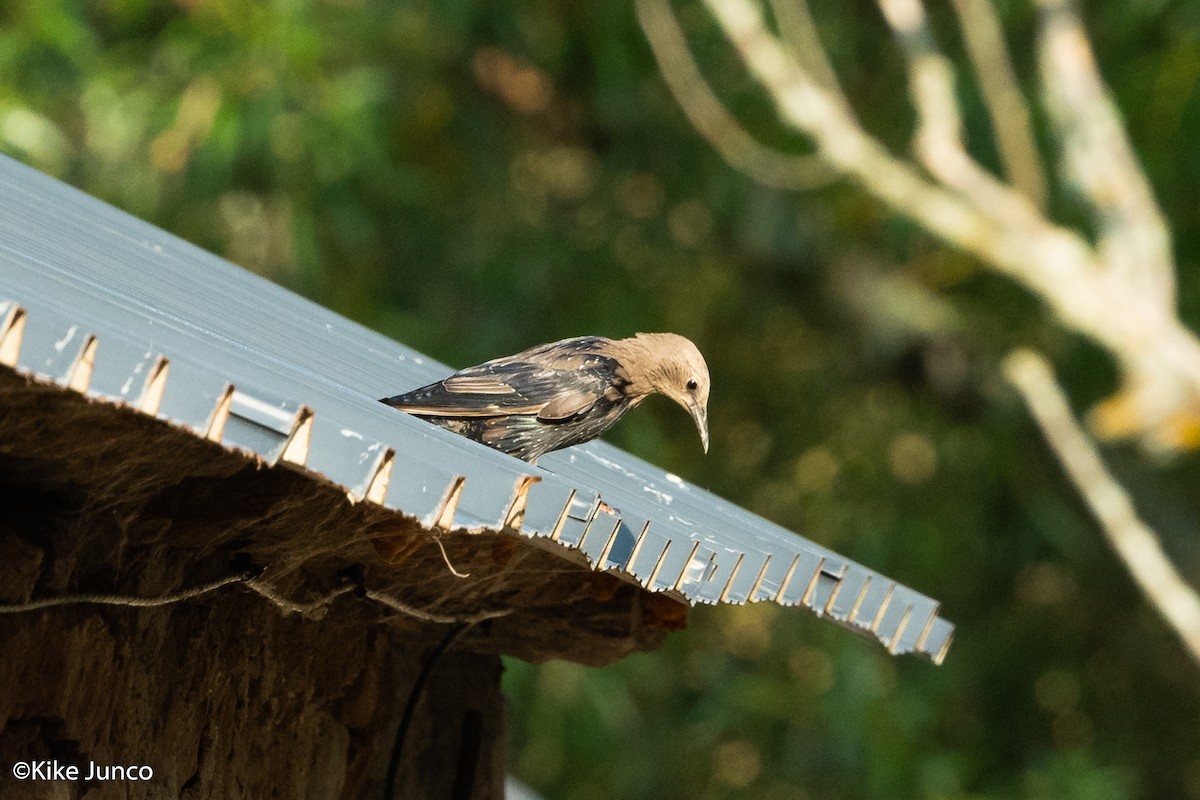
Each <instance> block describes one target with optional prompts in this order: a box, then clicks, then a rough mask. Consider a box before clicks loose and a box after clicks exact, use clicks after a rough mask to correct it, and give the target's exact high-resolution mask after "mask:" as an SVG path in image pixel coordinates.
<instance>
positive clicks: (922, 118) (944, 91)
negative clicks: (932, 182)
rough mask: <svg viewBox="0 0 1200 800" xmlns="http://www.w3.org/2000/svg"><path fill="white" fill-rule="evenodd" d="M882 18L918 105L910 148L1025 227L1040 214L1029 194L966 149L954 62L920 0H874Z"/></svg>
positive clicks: (966, 194) (967, 195)
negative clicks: (905, 66) (932, 28)
mask: <svg viewBox="0 0 1200 800" xmlns="http://www.w3.org/2000/svg"><path fill="white" fill-rule="evenodd" d="M879 8H880V10H881V11H882V12H883V16H884V19H886V20H887V23H888V25H889V26H890V27H891V28H892V30H893V31H894V32H895V34H896V38H897V39H898V40H899V42H900V45H901V48H902V49H903V50H904V55H905V57H906V58H907V60H908V76H909V91H910V93H911V94H912V98H913V104H914V105H915V106H916V108H917V118H918V127H917V135H916V141H915V147H914V150H915V151H916V154H917V157H918V158H919V159H920V160H921V163H922V164H924V165H925V168H926V169H927V170H929V172H930V174H932V175H933V176H934V177H936V178H938V179H939V180H941V181H942V182H943V183H945V184H946V185H947V186H950V187H952V188H954V189H957V190H958V191H959V192H961V193H962V195H963V198H964V200H965V201H967V202H972V203H974V204H975V205H977V206H978V207H979V208H980V210H981V211H984V212H985V213H990V214H992V215H993V216H995V217H996V218H997V219H998V221H1000V222H1002V223H1004V224H1006V225H1008V226H1019V227H1022V228H1027V227H1029V226H1030V225H1037V224H1039V223H1040V222H1041V217H1040V215H1039V214H1038V212H1037V209H1036V208H1034V207H1033V205H1032V204H1031V203H1030V202H1029V199H1028V198H1027V197H1025V196H1023V195H1021V194H1018V193H1017V192H1014V191H1013V190H1012V189H1011V188H1009V187H1008V186H1006V185H1005V184H1004V183H1002V182H1001V181H1000V180H999V179H998V178H996V177H995V176H994V175H992V174H990V173H989V172H988V171H987V170H985V169H984V168H983V167H981V166H980V165H979V163H978V162H977V161H975V159H973V158H972V157H971V156H970V154H969V153H968V152H967V147H966V143H965V142H964V139H963V130H962V118H961V116H960V115H959V112H958V100H957V98H956V97H955V94H954V67H953V65H952V64H951V63H950V60H949V59H947V58H946V57H945V56H944V55H942V54H941V52H940V51H939V50H938V48H937V44H936V43H935V42H934V40H933V34H932V32H931V31H930V30H929V23H928V20H927V19H926V17H925V9H924V7H922V5H921V3H920V0H879Z"/></svg>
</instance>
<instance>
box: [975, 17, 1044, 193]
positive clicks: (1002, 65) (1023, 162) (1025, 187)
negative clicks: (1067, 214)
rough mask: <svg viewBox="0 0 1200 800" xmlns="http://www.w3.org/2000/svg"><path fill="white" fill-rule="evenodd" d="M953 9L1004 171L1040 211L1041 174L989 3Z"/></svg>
mask: <svg viewBox="0 0 1200 800" xmlns="http://www.w3.org/2000/svg"><path fill="white" fill-rule="evenodd" d="M953 5H954V10H955V12H956V13H957V14H958V22H959V29H960V30H961V31H962V33H963V43H964V44H965V45H966V48H967V55H968V56H970V58H971V64H972V65H973V66H974V68H975V77H976V79H977V80H978V81H979V90H980V93H981V94H982V96H983V103H984V106H985V107H986V108H987V112H988V118H989V119H990V120H991V123H992V130H994V131H995V132H996V146H997V148H998V149H999V151H1000V158H1001V159H1002V160H1003V161H1004V168H1005V171H1006V172H1007V173H1008V177H1009V179H1010V180H1011V181H1012V182H1013V184H1014V186H1016V188H1017V189H1018V190H1020V191H1021V193H1022V194H1024V195H1025V196H1026V197H1028V198H1029V200H1030V202H1031V203H1033V205H1034V206H1036V207H1037V208H1038V209H1044V208H1045V206H1046V195H1047V188H1046V174H1045V170H1044V169H1043V168H1042V160H1041V156H1040V155H1039V153H1038V146H1037V140H1036V139H1035V138H1034V135H1033V122H1032V118H1031V116H1030V113H1029V105H1028V103H1026V102H1025V97H1024V95H1023V94H1022V93H1021V89H1020V87H1019V86H1018V84H1017V77H1016V72H1015V70H1014V69H1013V64H1012V58H1011V56H1010V55H1009V52H1008V47H1007V46H1006V45H1005V43H1004V31H1003V29H1002V28H1001V27H1000V18H999V16H998V15H997V13H996V7H995V6H993V5H992V4H991V3H990V2H989V0H953Z"/></svg>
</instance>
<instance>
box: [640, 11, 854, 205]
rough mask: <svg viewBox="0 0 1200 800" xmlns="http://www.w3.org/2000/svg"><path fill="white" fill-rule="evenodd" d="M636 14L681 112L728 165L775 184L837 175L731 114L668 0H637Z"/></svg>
mask: <svg viewBox="0 0 1200 800" xmlns="http://www.w3.org/2000/svg"><path fill="white" fill-rule="evenodd" d="M637 14H638V21H639V22H640V23H641V25H642V29H643V30H644V31H645V33H646V38H647V39H648V40H649V42H650V49H651V50H652V51H653V52H654V58H655V60H656V61H657V62H658V67H659V69H660V70H661V71H662V74H663V77H664V78H665V79H666V82H667V86H668V88H670V90H671V93H672V94H673V95H675V99H676V100H677V101H678V102H679V106H680V108H682V109H683V113H684V114H686V115H687V118H688V120H689V121H690V122H691V123H692V125H693V126H694V127H695V128H696V130H697V131H698V132H699V133H700V135H701V136H703V137H704V138H705V139H707V140H708V143H709V144H711V145H712V146H713V149H715V150H716V151H717V152H718V153H719V154H720V155H721V157H722V158H724V159H725V161H727V162H728V163H729V165H730V166H732V167H733V168H734V169H737V170H740V171H742V172H745V173H746V174H747V175H749V176H750V177H752V178H754V179H755V180H757V181H758V182H760V183H763V184H765V185H767V186H774V187H776V188H780V189H800V190H806V189H816V188H819V187H821V186H826V185H828V184H830V183H832V182H833V181H835V180H837V179H838V178H839V176H838V175H837V173H835V172H834V171H833V170H831V169H829V167H828V166H826V164H825V163H824V162H823V161H822V160H821V159H819V158H817V157H815V156H809V155H798V154H791V153H780V152H778V151H776V150H772V149H771V148H769V147H764V146H763V145H762V144H760V143H759V142H758V141H757V140H755V138H754V137H753V136H751V135H750V134H749V133H748V132H747V131H746V129H745V128H743V127H742V126H741V125H740V124H739V123H738V121H737V120H736V119H734V117H733V115H732V114H730V113H729V111H728V110H727V109H726V108H725V106H724V104H722V103H721V101H720V100H719V99H718V98H717V96H716V95H715V94H714V93H713V91H712V89H711V88H709V86H708V83H707V81H705V80H704V75H703V74H702V73H701V72H700V67H699V66H698V65H697V64H696V61H695V59H693V58H692V55H691V52H690V51H689V50H688V45H687V40H686V38H685V37H684V35H683V30H682V29H681V28H680V27H679V21H678V20H677V19H676V18H675V14H674V12H673V11H672V10H671V5H670V2H669V0H638V1H637Z"/></svg>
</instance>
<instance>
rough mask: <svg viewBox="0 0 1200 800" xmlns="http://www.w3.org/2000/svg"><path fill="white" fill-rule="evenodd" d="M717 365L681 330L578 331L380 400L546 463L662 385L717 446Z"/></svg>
mask: <svg viewBox="0 0 1200 800" xmlns="http://www.w3.org/2000/svg"><path fill="white" fill-rule="evenodd" d="M708 391H709V376H708V366H707V364H705V362H704V356H702V355H701V354H700V351H699V349H697V347H696V345H694V344H693V343H692V342H691V341H690V340H688V339H686V338H685V337H683V336H679V335H677V334H674V333H639V334H637V335H635V336H632V337H630V338H628V339H608V338H605V337H603V336H576V337H573V338H570V339H562V340H560V341H557V342H550V343H549V344H541V345H537V346H536V347H531V348H529V349H528V350H524V351H522V352H520V353H517V354H516V355H511V356H504V357H503V358H495V359H492V360H491V361H486V362H484V363H482V364H479V365H477V366H474V367H467V368H466V369H462V370H459V371H458V372H456V373H454V374H453V375H451V376H449V377H448V378H444V379H443V380H440V381H437V382H435V383H431V384H429V385H428V386H422V387H421V388H419V389H413V390H412V391H409V392H406V393H404V394H398V395H395V396H394V397H385V398H383V399H382V400H380V402H382V403H386V404H387V405H389V406H392V407H394V408H397V409H400V410H401V411H405V412H407V413H409V414H412V415H413V416H415V417H419V418H420V419H423V420H425V421H426V422H430V423H432V424H434V425H438V426H440V427H442V428H445V429H447V430H450V431H453V432H455V433H458V434H461V435H463V436H466V437H467V438H469V439H473V440H474V441H476V442H481V443H482V444H485V445H488V446H489V447H492V448H494V449H496V450H500V451H501V452H504V453H508V454H509V455H512V456H515V457H517V458H520V459H522V460H524V461H528V462H531V463H536V461H537V459H538V458H540V457H541V456H543V455H545V454H546V453H549V452H551V451H552V450H560V449H562V448H564V447H571V446H572V445H577V444H582V443H583V442H587V441H590V440H592V439H595V438H596V437H597V436H599V435H600V434H602V433H604V432H605V431H607V430H608V429H609V428H611V427H612V426H613V425H614V424H615V423H616V422H617V420H619V419H620V418H621V417H622V416H623V415H624V414H625V412H626V411H629V410H630V409H631V408H634V407H636V406H637V405H639V404H640V403H641V402H642V401H643V400H645V399H646V398H647V397H649V396H650V395H652V394H662V395H666V396H667V397H669V398H671V399H672V400H674V401H675V402H676V403H678V404H679V405H680V406H682V407H683V408H684V409H685V410H686V411H687V412H688V413H689V414H690V415H691V417H692V419H693V421H695V423H696V428H697V429H698V430H699V432H700V443H701V444H702V445H703V447H704V452H706V453H707V452H708Z"/></svg>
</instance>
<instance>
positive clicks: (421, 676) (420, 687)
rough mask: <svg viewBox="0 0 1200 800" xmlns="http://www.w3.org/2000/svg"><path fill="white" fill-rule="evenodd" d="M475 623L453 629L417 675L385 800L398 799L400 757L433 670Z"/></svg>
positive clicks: (391, 761)
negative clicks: (397, 781)
mask: <svg viewBox="0 0 1200 800" xmlns="http://www.w3.org/2000/svg"><path fill="white" fill-rule="evenodd" d="M474 624H475V623H474V622H460V623H459V624H458V625H455V626H454V627H453V628H451V629H450V630H449V631H448V632H447V633H446V635H445V636H444V637H443V638H442V641H440V642H438V645H437V647H435V648H433V651H432V652H430V654H429V658H427V659H425V664H424V665H422V667H421V671H420V672H419V673H418V674H417V679H416V681H414V682H413V687H412V689H410V690H409V692H408V700H407V701H406V702H405V704H404V713H403V714H401V716H400V726H399V727H398V728H396V741H395V742H394V743H393V744H392V755H391V758H389V759H388V768H387V777H386V778H385V783H384V786H383V800H395V797H396V778H397V775H398V773H399V772H400V756H401V755H402V754H403V753H404V741H405V739H407V738H408V729H409V728H410V727H411V726H412V720H413V715H414V714H415V713H416V710H417V703H418V702H420V700H421V694H422V693H423V692H424V690H425V684H426V683H428V682H429V676H430V675H431V674H433V668H434V667H435V666H436V665H437V662H438V659H440V658H441V657H442V654H443V653H445V652H446V650H447V649H448V648H449V647H450V645H452V644H454V640H455V639H457V638H458V637H459V636H461V635H462V634H463V633H464V632H465V631H466V630H467V628H470V627H471V626H472V625H474Z"/></svg>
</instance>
